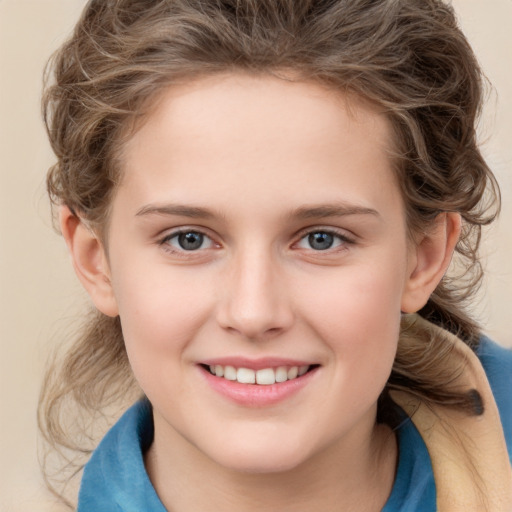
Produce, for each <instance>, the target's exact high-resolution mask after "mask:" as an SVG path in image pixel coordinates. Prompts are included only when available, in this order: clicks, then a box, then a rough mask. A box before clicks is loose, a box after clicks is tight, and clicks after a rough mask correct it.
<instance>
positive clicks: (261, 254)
mask: <svg viewBox="0 0 512 512" xmlns="http://www.w3.org/2000/svg"><path fill="white" fill-rule="evenodd" d="M234 260H235V261H232V262H231V265H230V268H229V270H228V272H227V275H224V279H223V287H224V290H223V292H222V300H221V301H220V304H219V305H218V311H217V319H218V323H219V325H220V326H221V327H222V328H223V329H226V330H228V331H230V332H231V333H235V334H238V335H239V336H243V337H244V338H247V339H250V340H263V339H268V338H270V337H274V336H276V335H278V334H280V333H282V332H284V331H286V330H288V329H289V328H290V326H291V325H292V323H293V321H294V313H293V308H292V304H291V303H290V300H289V297H288V294H287V286H286V284H285V281H286V280H285V278H284V276H283V272H282V271H281V270H280V268H279V265H278V264H277V263H276V261H275V258H273V257H272V255H271V254H269V252H268V251H267V252H265V251H255V250H247V251H244V253H243V254H240V255H239V256H238V257H236V258H234Z"/></svg>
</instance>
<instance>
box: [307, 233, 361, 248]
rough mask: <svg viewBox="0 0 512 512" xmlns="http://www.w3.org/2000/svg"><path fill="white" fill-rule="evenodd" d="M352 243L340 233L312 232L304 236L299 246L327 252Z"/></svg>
mask: <svg viewBox="0 0 512 512" xmlns="http://www.w3.org/2000/svg"><path fill="white" fill-rule="evenodd" d="M350 243H352V241H351V240H350V239H349V238H348V237H346V236H344V235H341V234H339V233H334V232H332V231H321V230H319V231H311V232H310V233H307V234H306V235H305V236H303V237H302V238H301V239H300V240H299V243H298V244H297V246H298V247H299V248H301V249H313V250H314V251H327V250H328V249H335V248H337V247H340V246H342V245H346V244H350Z"/></svg>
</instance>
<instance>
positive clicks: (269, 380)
mask: <svg viewBox="0 0 512 512" xmlns="http://www.w3.org/2000/svg"><path fill="white" fill-rule="evenodd" d="M209 368H210V373H211V374H212V375H216V376H217V377H222V378H224V379H227V380H232V381H234V380H236V381H238V382H240V383H241V384H259V385H261V386H270V385H272V384H275V383H276V382H278V383H279V382H286V381H287V380H293V379H296V378H297V377H301V376H302V375H304V374H305V373H306V372H307V371H308V370H309V368H310V367H309V366H279V367H277V368H264V369H262V370H257V371H255V370H251V369H250V368H235V367H234V366H222V365H220V364H216V365H211V366H210V367H209Z"/></svg>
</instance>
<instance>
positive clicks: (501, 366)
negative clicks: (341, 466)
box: [78, 338, 512, 512]
mask: <svg viewBox="0 0 512 512" xmlns="http://www.w3.org/2000/svg"><path fill="white" fill-rule="evenodd" d="M477 354H478V357H479V358H480V361H481V362H482V365H483V367H484V369H485V371H486V373H487V378H488V379H489V383H490V385H491V388H492V390H493V393H494V397H495V399H496V403H497V405H498V409H499V411H500V417H501V421H502V425H503V430H504V432H505V439H506V442H507V447H508V452H509V457H510V459H511V461H512V351H511V350H507V349H505V348H502V347H500V346H498V345H496V344H495V343H493V342H492V341H490V340H489V339H487V338H482V340H481V343H480V345H479V347H478V350H477ZM397 436H398V451H399V457H398V468H397V474H396V479H395V483H394V485H393V489H392V491H391V495H390V497H389V499H388V501H387V503H386V505H385V506H384V508H383V511H382V512H418V511H421V512H435V510H436V488H435V484H434V476H433V472H432V465H431V462H430V457H429V454H428V452H427V448H426V446H425V443H424V442H423V440H422V438H421V436H420V434H419V433H418V431H417V430H416V427H415V426H414V424H413V423H412V422H411V421H406V422H405V423H404V424H403V425H401V426H400V428H399V429H398V431H397ZM152 440H153V420H152V412H151V405H150V404H149V403H148V402H147V401H146V400H142V401H140V402H137V403H136V404H135V405H134V406H132V407H131V408H130V409H128V411H126V413H125V414H124V415H123V416H122V417H121V419H120V420H119V421H118V422H117V423H116V424H115V425H114V427H112V429H111V430H110V431H109V432H108V433H107V435H106V436H105V437H104V438H103V440H102V442H101V443H100V444H99V446H98V448H97V449H96V450H95V451H94V453H93V455H92V457H91V459H90V460H89V462H88V463H87V465H86V466H85V469H84V474H83V478H82V483H81V486H80V494H79V497H78V512H166V509H165V507H164V506H163V505H162V502H161V501H160V499H159V498H158V496H157V494H156V492H155V489H154V488H153V486H152V484H151V482H150V480H149V477H148V475H147V473H146V470H145V467H144V459H143V453H144V452H145V451H146V450H147V448H148V447H149V446H150V444H151V442H152Z"/></svg>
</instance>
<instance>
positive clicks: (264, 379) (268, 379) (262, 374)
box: [256, 368, 276, 386]
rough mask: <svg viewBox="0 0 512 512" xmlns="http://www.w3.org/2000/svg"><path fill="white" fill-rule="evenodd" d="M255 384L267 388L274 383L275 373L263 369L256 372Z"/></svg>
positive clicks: (270, 369)
mask: <svg viewBox="0 0 512 512" xmlns="http://www.w3.org/2000/svg"><path fill="white" fill-rule="evenodd" d="M256 382H257V383H258V384H264V385H265V386H268V385H270V384H275V383H276V372H275V371H274V370H272V368H265V369H264V370H258V371H257V372H256Z"/></svg>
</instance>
